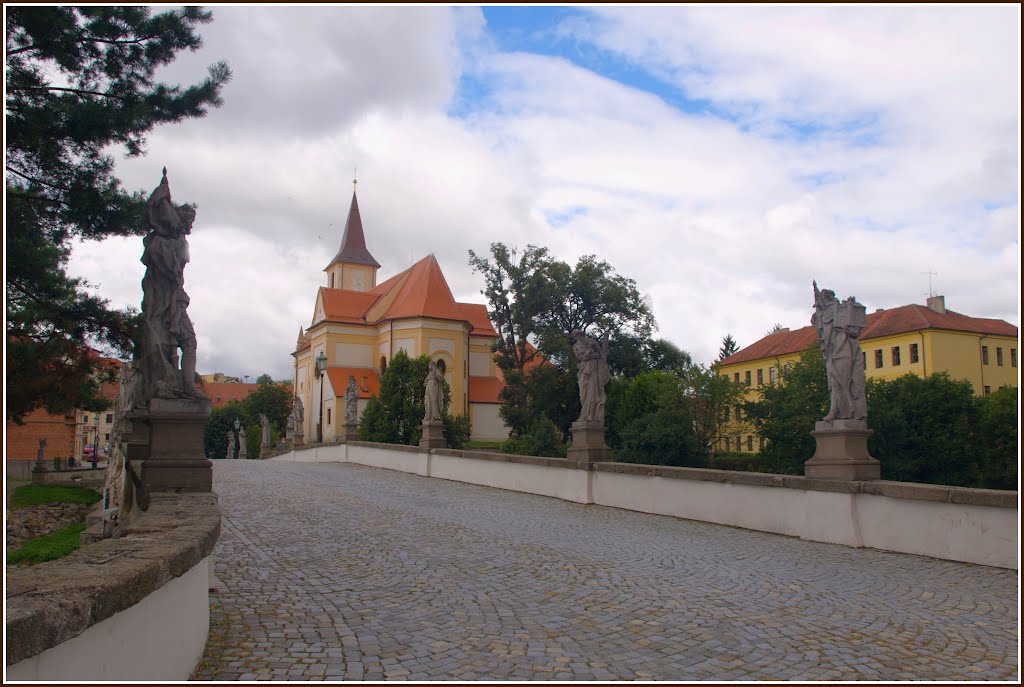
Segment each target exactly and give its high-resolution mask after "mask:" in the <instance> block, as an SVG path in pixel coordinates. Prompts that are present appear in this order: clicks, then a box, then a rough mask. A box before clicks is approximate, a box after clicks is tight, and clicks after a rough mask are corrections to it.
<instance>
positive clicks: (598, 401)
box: [572, 329, 611, 425]
mask: <svg viewBox="0 0 1024 687" xmlns="http://www.w3.org/2000/svg"><path fill="white" fill-rule="evenodd" d="M572 341H573V344H572V350H573V352H574V353H575V354H576V358H577V360H579V373H578V380H579V386H580V406H581V409H580V417H579V420H578V422H597V423H600V424H602V425H603V424H604V406H605V390H604V387H605V385H606V384H607V383H608V380H609V379H611V372H610V371H609V369H608V334H607V333H606V334H605V335H604V336H603V337H601V340H600V341H597V340H595V339H591V338H590V337H589V336H587V335H586V334H584V333H583V332H581V331H580V330H578V329H576V330H573V332H572Z"/></svg>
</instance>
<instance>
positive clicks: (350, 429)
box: [341, 425, 444, 441]
mask: <svg viewBox="0 0 1024 687" xmlns="http://www.w3.org/2000/svg"><path fill="white" fill-rule="evenodd" d="M342 431H343V432H344V433H343V434H342V435H341V438H343V439H344V440H345V441H358V440H359V425H342ZM425 435H426V432H424V436H425ZM441 436H442V438H443V436H444V435H443V434H442V435H441Z"/></svg>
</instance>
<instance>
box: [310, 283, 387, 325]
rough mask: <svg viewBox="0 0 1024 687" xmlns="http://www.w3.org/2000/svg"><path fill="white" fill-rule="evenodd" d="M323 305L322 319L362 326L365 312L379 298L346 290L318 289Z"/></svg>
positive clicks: (363, 292)
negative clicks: (355, 323) (354, 323)
mask: <svg viewBox="0 0 1024 687" xmlns="http://www.w3.org/2000/svg"><path fill="white" fill-rule="evenodd" d="M320 298H321V299H322V300H323V304H324V317H325V318H326V319H328V320H330V321H331V322H358V323H360V324H363V323H365V322H366V320H365V319H364V317H365V315H366V311H367V310H369V309H370V306H371V305H373V304H374V302H375V301H376V300H377V299H378V298H379V296H378V295H377V294H374V293H368V292H365V291H348V290H346V289H329V288H327V287H326V286H321V287H320Z"/></svg>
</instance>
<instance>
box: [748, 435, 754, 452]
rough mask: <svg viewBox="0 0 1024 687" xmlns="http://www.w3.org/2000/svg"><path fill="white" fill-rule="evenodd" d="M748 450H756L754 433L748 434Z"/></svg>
mask: <svg viewBox="0 0 1024 687" xmlns="http://www.w3.org/2000/svg"><path fill="white" fill-rule="evenodd" d="M747 450H748V451H753V450H754V435H753V434H748V435H747Z"/></svg>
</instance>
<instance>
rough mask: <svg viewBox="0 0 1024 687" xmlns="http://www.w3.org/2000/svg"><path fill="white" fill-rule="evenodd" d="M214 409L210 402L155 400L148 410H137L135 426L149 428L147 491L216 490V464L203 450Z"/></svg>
mask: <svg viewBox="0 0 1024 687" xmlns="http://www.w3.org/2000/svg"><path fill="white" fill-rule="evenodd" d="M210 410H211V404H210V400H209V399H192V398H173V399H166V398H154V399H153V400H151V401H150V402H149V408H148V409H147V410H145V411H136V413H135V414H134V416H133V418H132V421H133V422H132V424H133V425H135V426H136V427H138V425H140V424H141V425H144V426H146V427H148V429H149V445H148V447H147V448H148V450H147V456H146V458H145V460H143V461H142V462H141V474H140V477H141V481H142V486H143V487H144V488H145V489H146V491H148V492H154V491H212V490H213V472H212V468H213V464H212V463H211V462H210V461H209V460H207V459H206V457H205V454H204V450H203V427H204V426H205V425H206V420H207V419H208V418H209V417H210ZM133 467H134V466H133Z"/></svg>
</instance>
